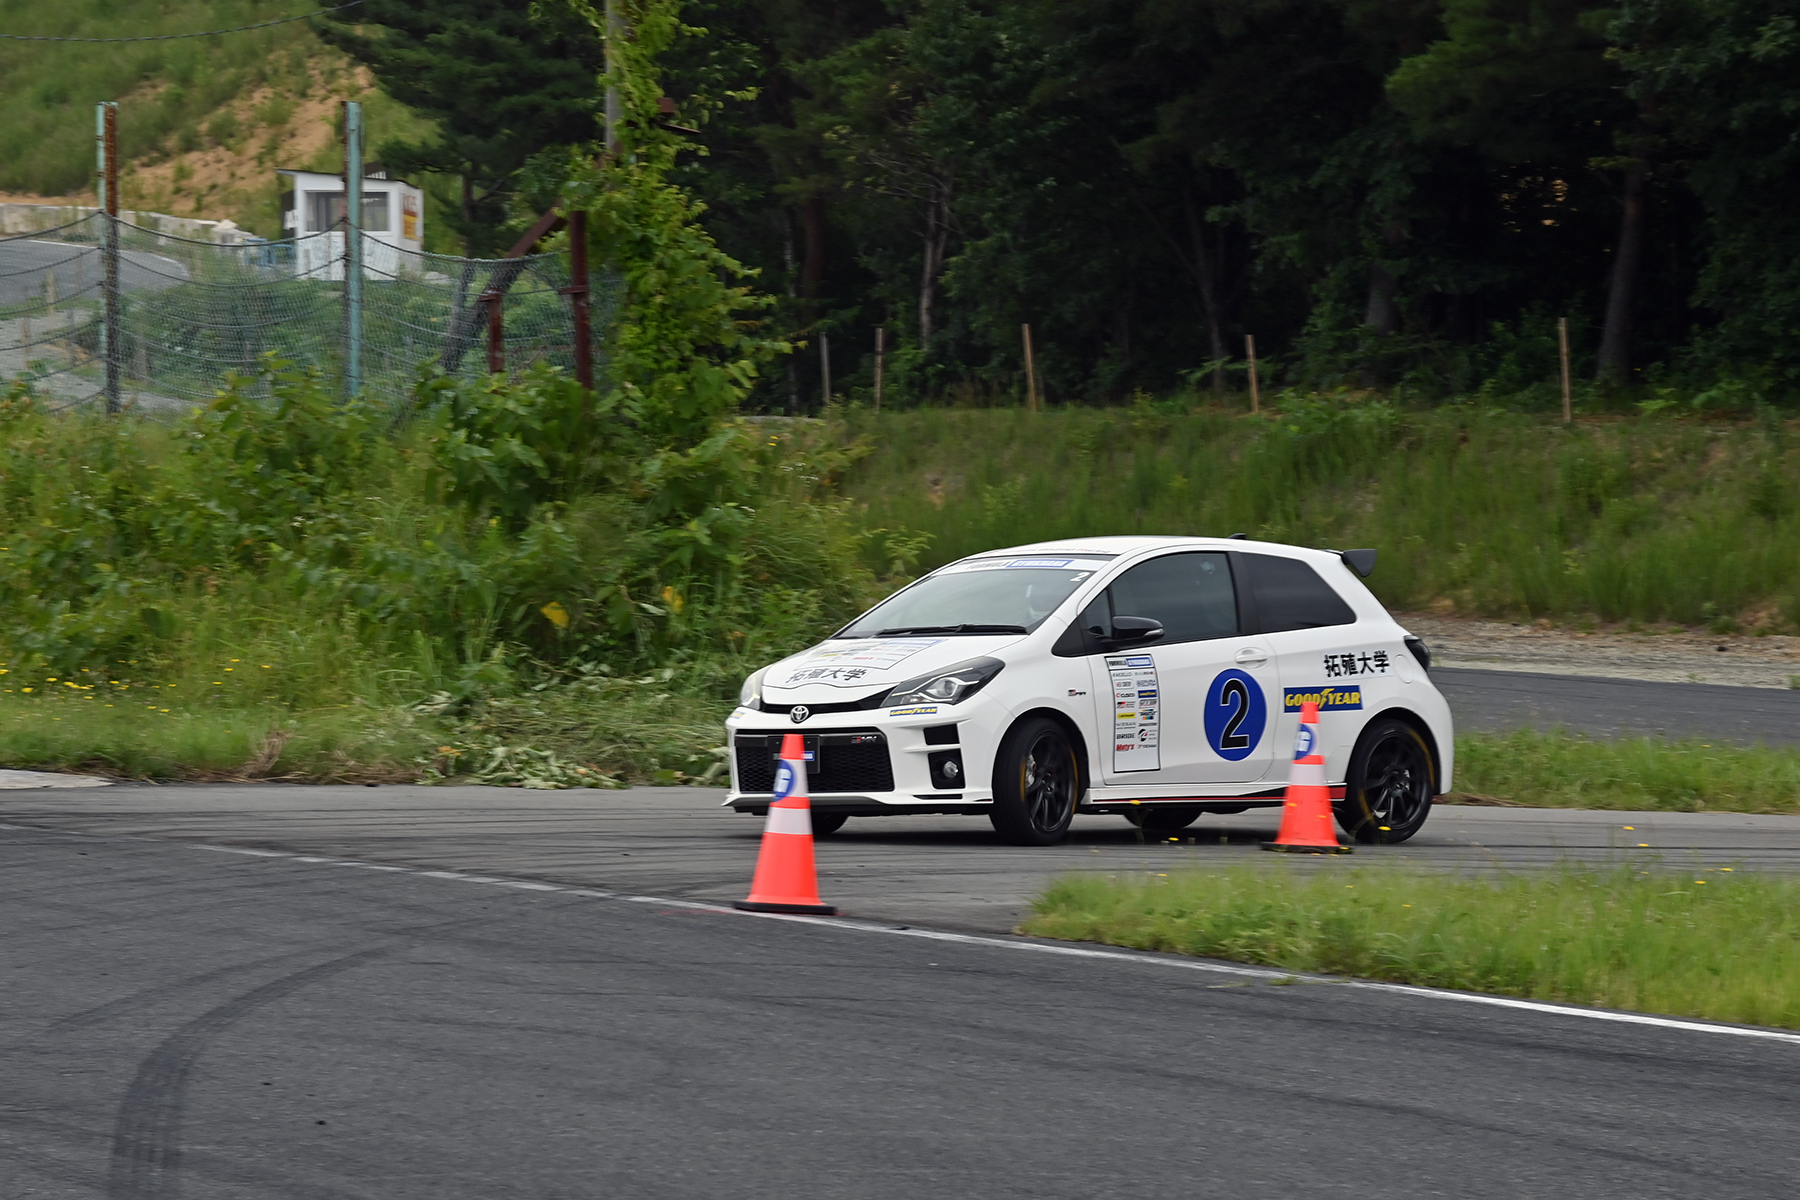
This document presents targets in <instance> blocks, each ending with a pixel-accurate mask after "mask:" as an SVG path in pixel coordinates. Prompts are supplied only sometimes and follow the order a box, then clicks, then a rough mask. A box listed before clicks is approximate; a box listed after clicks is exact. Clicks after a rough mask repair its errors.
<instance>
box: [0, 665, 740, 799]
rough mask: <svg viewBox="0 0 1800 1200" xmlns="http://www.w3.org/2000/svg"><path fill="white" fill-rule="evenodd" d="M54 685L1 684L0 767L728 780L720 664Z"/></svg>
mask: <svg viewBox="0 0 1800 1200" xmlns="http://www.w3.org/2000/svg"><path fill="white" fill-rule="evenodd" d="M221 674H223V672H221ZM696 676H700V677H696ZM57 682H58V684H60V688H58V687H44V688H41V690H37V691H34V692H33V693H32V694H31V695H29V696H20V695H17V694H14V695H6V694H4V693H0V767H14V768H27V769H34V770H47V771H81V772H86V773H91V774H98V775H105V776H110V777H113V778H121V779H172V780H190V781H206V780H248V779H266V780H282V781H287V782H294V783H401V782H414V781H424V782H450V783H489V784H505V785H512V786H519V787H540V788H563V787H623V786H625V785H626V784H629V783H665V784H669V783H689V782H709V783H710V782H715V781H720V780H721V778H722V774H723V770H724V759H723V756H722V754H720V753H719V747H720V746H721V744H722V743H723V741H724V726H725V716H726V714H727V713H729V712H730V711H731V707H732V706H731V704H730V702H728V701H722V700H720V699H718V698H717V692H718V690H719V689H718V687H717V681H716V679H714V678H712V676H711V674H708V673H702V672H698V671H695V672H690V673H688V674H686V675H682V674H678V673H677V672H675V671H673V670H671V669H664V670H661V671H656V672H652V673H650V674H647V675H644V676H641V677H635V678H618V677H614V676H611V675H606V674H599V673H594V674H589V675H585V676H576V677H573V678H564V679H562V680H559V681H556V682H553V683H549V684H545V685H542V686H538V687H534V688H528V689H526V690H524V691H523V692H505V693H502V694H498V695H488V696H482V695H477V696H474V697H471V698H468V699H467V700H463V701H457V700H454V699H453V698H452V697H451V696H450V695H449V694H448V693H438V694H436V695H435V696H434V697H432V698H431V699H428V700H427V701H425V702H423V703H421V704H417V705H413V706H411V707H403V706H398V705H375V704H369V703H365V702H361V701H352V702H351V703H349V704H344V705H338V706H333V707H320V708H313V709H307V708H301V707H298V706H295V705H291V704H282V703H278V702H268V701H265V702H262V703H256V702H251V703H242V702H239V703H229V702H227V701H229V700H231V699H239V697H230V696H225V695H222V696H219V697H217V698H215V697H213V696H206V697H203V698H202V699H201V700H198V701H187V702H183V701H180V700H177V699H176V698H175V697H176V695H178V694H179V689H176V688H169V687H166V685H150V684H135V685H132V684H127V685H124V686H113V687H109V686H108V685H107V684H106V683H98V684H77V683H75V682H73V681H61V680H59V681H57ZM221 686H224V685H221ZM144 696H150V697H152V698H153V699H154V701H155V702H154V703H152V702H150V701H146V700H144V699H143V698H142V697H144ZM242 698H244V699H247V698H248V697H242Z"/></svg>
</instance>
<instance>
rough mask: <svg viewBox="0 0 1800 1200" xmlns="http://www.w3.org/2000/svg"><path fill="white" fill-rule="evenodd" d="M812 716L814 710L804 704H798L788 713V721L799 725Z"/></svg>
mask: <svg viewBox="0 0 1800 1200" xmlns="http://www.w3.org/2000/svg"><path fill="white" fill-rule="evenodd" d="M810 716H812V709H810V708H808V707H806V705H804V704H796V705H794V707H793V708H792V709H790V710H789V712H788V720H790V721H792V722H793V723H794V724H796V725H798V724H799V723H800V722H802V721H804V720H806V718H808V717H810Z"/></svg>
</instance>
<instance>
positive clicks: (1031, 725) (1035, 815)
mask: <svg viewBox="0 0 1800 1200" xmlns="http://www.w3.org/2000/svg"><path fill="white" fill-rule="evenodd" d="M1080 796H1081V764H1080V762H1079V760H1077V758H1076V757H1075V747H1074V745H1073V744H1072V743H1071V742H1070V740H1069V735H1068V734H1067V733H1065V732H1064V731H1063V728H1062V726H1061V725H1058V724H1057V723H1056V722H1055V721H1052V720H1050V719H1049V718H1047V717H1033V718H1031V719H1030V720H1028V721H1023V722H1021V723H1019V724H1018V725H1016V726H1014V727H1013V730H1012V732H1011V733H1009V734H1007V735H1006V740H1005V741H1004V742H1002V743H1001V744H1000V753H999V754H998V755H997V756H996V757H995V759H994V811H993V812H992V813H990V814H988V819H989V820H991V821H992V822H993V823H994V828H995V829H996V830H998V831H999V833H1000V836H1001V837H1002V838H1004V839H1006V840H1007V841H1009V842H1011V843H1013V844H1014V845H1015V846H1054V845H1055V844H1056V843H1057V842H1060V841H1062V840H1063V836H1064V835H1065V834H1067V833H1068V832H1069V822H1070V821H1072V820H1074V819H1075V802H1076V800H1078V799H1079V798H1080Z"/></svg>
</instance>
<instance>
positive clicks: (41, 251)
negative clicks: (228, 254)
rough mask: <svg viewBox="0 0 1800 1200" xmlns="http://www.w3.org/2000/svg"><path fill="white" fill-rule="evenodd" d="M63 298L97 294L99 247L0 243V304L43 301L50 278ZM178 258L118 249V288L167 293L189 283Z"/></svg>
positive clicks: (29, 240)
mask: <svg viewBox="0 0 1800 1200" xmlns="http://www.w3.org/2000/svg"><path fill="white" fill-rule="evenodd" d="M53 277H54V279H55V281H56V295H57V296H58V297H59V298H60V299H61V300H63V301H68V300H73V299H77V298H82V297H91V296H94V295H98V294H99V287H100V282H101V281H100V251H99V248H98V247H95V246H80V245H75V244H73V243H70V242H51V241H39V240H36V239H33V238H18V237H15V238H12V239H10V240H4V241H0V304H22V303H25V302H28V301H33V300H46V299H47V298H48V297H49V296H50V280H51V279H52V278H53ZM188 278H189V274H188V269H187V267H186V266H184V265H183V264H182V263H181V262H180V261H179V260H177V259H173V258H170V257H168V256H167V255H164V254H154V253H152V252H150V251H148V250H121V251H120V252H119V287H120V289H121V290H123V291H127V292H136V291H153V292H160V291H166V290H167V289H169V288H172V287H176V286H178V285H180V284H183V283H186V282H187V281H188Z"/></svg>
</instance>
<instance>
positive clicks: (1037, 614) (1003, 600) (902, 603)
mask: <svg viewBox="0 0 1800 1200" xmlns="http://www.w3.org/2000/svg"><path fill="white" fill-rule="evenodd" d="M1106 557H1110V556H1106ZM1106 557H1101V556H1098V555H1075V554H1069V555H1046V556H1042V557H1037V558H975V559H969V560H968V561H966V562H959V563H953V564H951V565H950V566H948V567H945V568H944V569H943V570H941V571H939V572H937V573H936V574H935V575H929V576H927V577H925V578H924V579H921V580H920V581H919V582H918V583H915V584H913V586H911V587H909V588H907V589H905V590H904V591H901V592H896V593H895V594H894V595H892V596H890V597H888V598H887V599H886V600H885V601H883V602H882V603H880V604H878V605H876V606H875V607H874V608H872V609H870V610H869V611H868V612H866V613H864V614H863V615H862V616H861V617H859V618H857V619H856V620H855V621H854V622H852V623H851V624H849V625H847V626H845V627H844V628H843V629H841V630H839V631H838V632H837V633H836V634H835V635H834V636H836V637H840V638H863V637H902V636H907V635H911V634H926V633H933V634H959V633H961V634H977V633H1030V632H1031V631H1032V630H1034V629H1036V628H1037V627H1038V626H1039V625H1042V624H1043V623H1044V620H1045V618H1047V617H1048V616H1049V615H1050V614H1051V613H1053V612H1055V611H1056V609H1057V606H1058V605H1060V604H1061V603H1062V602H1063V601H1064V600H1067V599H1068V598H1069V595H1070V594H1071V593H1072V592H1074V590H1075V589H1076V588H1077V587H1079V586H1080V585H1081V582H1082V581H1083V580H1085V579H1089V578H1091V577H1092V576H1093V574H1094V572H1095V571H1098V570H1099V569H1100V568H1101V567H1103V566H1105V565H1106Z"/></svg>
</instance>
